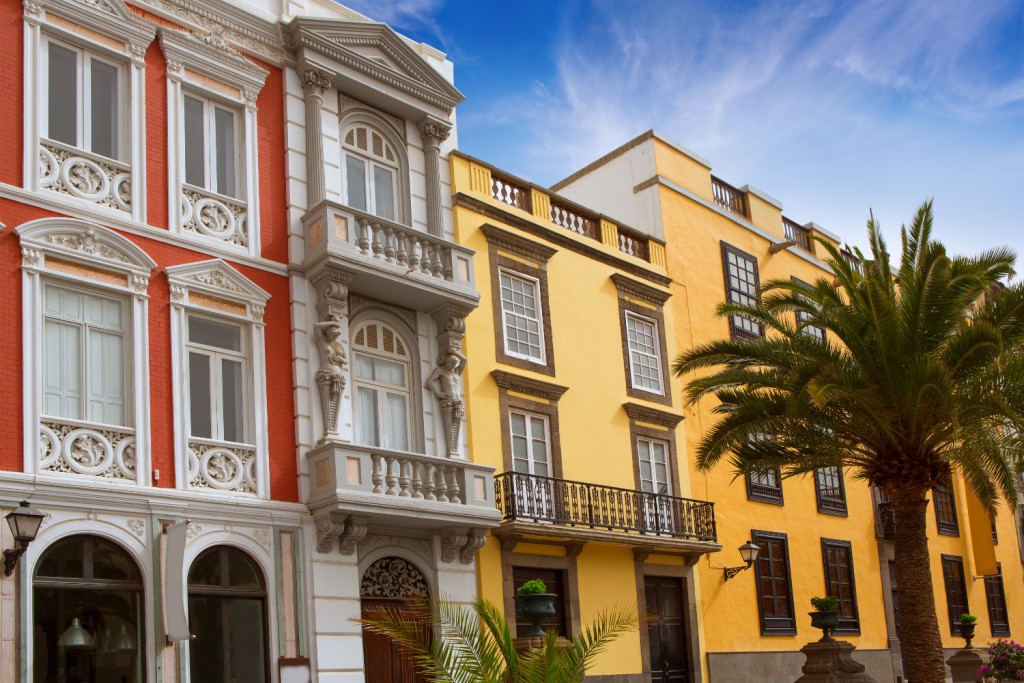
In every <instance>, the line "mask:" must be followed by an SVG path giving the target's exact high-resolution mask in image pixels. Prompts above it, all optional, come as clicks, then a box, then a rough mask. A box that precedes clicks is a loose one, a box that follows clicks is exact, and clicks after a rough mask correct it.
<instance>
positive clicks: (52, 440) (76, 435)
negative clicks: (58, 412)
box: [39, 418, 136, 482]
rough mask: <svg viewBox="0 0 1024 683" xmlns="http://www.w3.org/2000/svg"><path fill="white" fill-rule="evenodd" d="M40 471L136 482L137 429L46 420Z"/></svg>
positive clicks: (41, 434) (41, 425)
mask: <svg viewBox="0 0 1024 683" xmlns="http://www.w3.org/2000/svg"><path fill="white" fill-rule="evenodd" d="M39 470H40V471H42V472H47V471H48V472H61V473H65V474H80V475H85V476H92V477H101V478H105V479H121V480H126V481H129V482H134V481H135V480H136V472H135V470H136V457H135V431H134V430H132V429H127V428H124V429H120V428H114V427H98V426H96V427H92V426H88V425H86V424H79V423H76V422H66V421H63V420H54V419H49V418H46V419H43V420H41V421H40V423H39Z"/></svg>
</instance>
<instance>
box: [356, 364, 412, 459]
mask: <svg viewBox="0 0 1024 683" xmlns="http://www.w3.org/2000/svg"><path fill="white" fill-rule="evenodd" d="M407 370H408V366H407V365H406V364H405V363H403V362H400V361H393V360H387V359H386V358H378V357H375V356H369V355H365V354H361V353H357V354H355V381H356V415H357V420H356V425H355V427H356V441H357V442H358V443H361V444H364V445H367V446H379V447H381V448H390V449H393V450H397V451H408V450H409V390H408V386H407V385H408V382H407V380H406V375H407Z"/></svg>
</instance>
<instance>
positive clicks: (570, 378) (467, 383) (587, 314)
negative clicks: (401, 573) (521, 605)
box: [451, 155, 690, 675]
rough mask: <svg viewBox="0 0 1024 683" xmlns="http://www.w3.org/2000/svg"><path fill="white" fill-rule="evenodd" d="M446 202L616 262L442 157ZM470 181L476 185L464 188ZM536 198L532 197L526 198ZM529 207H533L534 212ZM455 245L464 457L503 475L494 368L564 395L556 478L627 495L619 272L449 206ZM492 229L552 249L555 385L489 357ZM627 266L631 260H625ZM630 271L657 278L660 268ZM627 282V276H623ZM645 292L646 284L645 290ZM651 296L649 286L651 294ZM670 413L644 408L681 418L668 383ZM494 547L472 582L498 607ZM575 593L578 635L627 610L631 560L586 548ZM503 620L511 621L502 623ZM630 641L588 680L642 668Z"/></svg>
mask: <svg viewBox="0 0 1024 683" xmlns="http://www.w3.org/2000/svg"><path fill="white" fill-rule="evenodd" d="M451 166H452V180H453V192H454V193H460V192H462V193H467V194H471V195H472V197H473V199H475V200H479V201H484V202H487V203H489V204H490V205H492V206H494V207H496V208H499V209H500V210H501V211H503V212H511V213H513V214H514V215H515V216H517V217H519V218H520V219H526V220H532V221H533V222H534V223H535V224H536V225H538V226H541V227H543V228H544V229H547V230H550V231H552V232H554V231H558V234H559V236H561V237H565V236H568V237H569V238H570V239H574V240H577V241H580V242H581V243H583V244H585V245H586V246H587V247H589V248H596V249H599V250H601V251H603V252H605V253H607V254H609V255H611V256H615V257H616V258H619V257H621V256H622V255H621V254H620V252H619V251H618V249H617V248H615V247H613V246H609V245H605V244H602V243H600V242H597V241H595V240H590V239H587V238H584V237H580V236H577V235H575V234H573V233H570V232H569V231H567V230H565V229H564V228H560V227H558V226H556V225H554V224H552V223H550V222H548V221H546V220H543V219H542V218H536V217H531V216H530V214H528V213H526V212H525V211H521V210H518V209H513V208H511V207H508V206H506V205H504V204H501V203H499V202H497V201H495V200H493V199H491V198H490V196H489V192H487V189H486V184H485V183H484V182H483V181H482V180H480V178H481V177H482V175H481V174H482V173H483V170H481V167H480V166H479V165H476V164H473V163H472V162H471V161H470V160H468V159H466V158H463V157H461V156H458V155H453V156H452V157H451ZM474 178H477V180H476V181H475V182H474ZM534 193H535V194H536V193H537V191H536V190H535V191H534ZM536 199H537V198H536V197H535V201H534V204H535V205H536V204H537V201H536ZM454 219H455V229H456V240H457V241H458V242H459V243H460V244H462V245H464V246H466V247H468V248H470V249H473V250H475V251H476V256H475V257H474V268H475V273H476V286H477V289H478V290H479V291H480V307H479V308H478V309H477V310H476V311H474V312H473V313H472V314H471V315H470V316H469V317H468V318H467V321H466V324H467V327H466V339H465V344H464V345H465V352H466V355H467V356H468V358H469V359H470V360H469V362H468V363H467V365H466V370H465V375H464V377H463V383H464V387H465V391H466V393H467V395H468V396H469V397H470V400H469V402H468V410H467V429H468V439H469V451H470V453H471V455H472V458H473V459H474V460H475V461H476V462H480V463H483V464H487V465H492V466H494V467H496V468H497V469H498V471H499V472H500V471H501V470H502V469H503V453H502V441H501V426H502V425H501V420H502V418H501V415H500V412H499V400H498V388H497V386H496V384H495V383H494V380H493V378H492V377H491V374H490V373H491V371H492V370H494V369H495V368H501V369H503V370H506V371H508V372H512V373H515V374H519V375H526V376H530V377H535V378H536V379H539V380H542V381H545V382H550V383H554V384H559V385H562V386H566V387H569V389H568V391H567V392H566V393H565V394H564V395H563V396H562V398H561V399H560V400H559V401H558V416H559V428H560V436H559V442H560V446H561V454H562V476H563V478H565V479H571V480H577V481H584V482H590V483H595V484H605V485H611V486H619V487H623V488H629V489H634V488H636V484H635V480H634V469H633V468H634V464H633V451H632V443H631V436H630V429H629V418H628V416H627V415H626V413H625V411H624V409H623V407H622V404H623V403H624V402H626V401H632V402H636V403H645V401H643V400H642V399H637V398H630V397H628V396H627V394H626V374H625V368H624V367H623V351H622V337H621V330H620V320H619V319H620V315H621V313H620V311H619V304H618V292H617V289H616V287H615V284H614V283H613V282H612V281H611V279H610V276H611V275H612V274H613V273H616V272H621V271H620V270H618V269H617V268H615V267H614V266H611V265H608V264H606V263H602V262H601V261H599V260H597V259H595V258H592V257H590V256H588V255H585V254H581V253H578V252H576V251H573V250H571V249H567V248H564V247H558V246H557V245H554V244H552V243H550V242H545V241H544V240H543V238H539V237H536V236H533V235H530V234H529V233H527V232H525V231H521V230H519V229H517V228H515V227H513V226H512V225H510V224H509V223H508V222H505V221H501V220H496V219H494V218H486V217H484V216H482V215H480V214H479V213H477V212H475V211H471V210H469V209H467V208H465V207H462V206H458V205H456V207H455V209H454ZM484 224H490V225H495V226H497V227H500V228H502V229H504V230H507V231H509V232H513V233H516V234H518V235H520V236H522V237H524V238H526V239H530V240H533V241H535V242H538V243H541V244H546V245H547V246H556V248H557V249H558V251H557V253H555V254H554V255H553V256H552V257H551V258H550V260H549V261H548V263H547V277H548V290H549V300H550V317H551V327H552V341H553V344H552V347H553V353H554V361H555V363H554V365H555V372H556V374H555V376H554V377H552V376H549V375H545V374H541V373H536V372H531V371H529V370H523V369H521V368H516V367H510V366H505V365H502V364H500V363H498V362H497V360H496V356H495V334H496V333H497V334H501V331H500V330H497V331H496V330H495V329H494V315H493V304H492V302H493V293H492V287H493V285H494V277H493V274H492V273H491V272H490V264H489V256H488V254H489V249H490V248H491V246H490V245H489V244H488V242H487V240H486V238H485V236H484V234H483V233H482V232H481V230H480V227H481V226H482V225H484ZM625 258H631V257H625ZM633 262H634V263H636V264H639V265H642V266H643V267H645V268H647V269H649V270H650V272H652V273H661V274H664V273H665V270H664V268H662V267H658V266H652V265H650V264H644V262H642V261H639V260H638V259H633ZM625 274H626V275H628V276H629V277H633V278H634V279H640V278H637V277H636V276H635V275H630V274H629V273H625ZM648 284H650V283H648ZM652 286H653V285H652ZM664 312H665V315H666V327H667V329H665V330H663V331H662V333H663V334H665V335H666V345H667V348H669V349H673V348H676V346H677V342H676V338H675V337H676V327H675V325H674V324H673V323H672V322H671V314H672V309H671V307H669V306H666V307H665V311H664ZM670 392H671V395H673V396H675V397H676V400H675V405H674V406H665V405H661V404H656V403H650V404H649V405H651V406H652V407H656V408H658V409H660V410H673V411H676V412H679V411H680V410H681V407H680V406H681V402H680V401H679V398H678V397H679V396H680V392H681V389H680V385H679V383H678V381H677V380H674V379H673V380H672V381H671V387H670ZM676 448H677V453H678V454H679V455H680V458H683V457H684V456H683V454H685V452H686V442H685V435H684V432H683V430H682V428H679V429H677V430H676ZM681 470H682V471H678V472H674V473H673V476H674V477H675V478H676V481H677V482H678V485H679V490H680V491H681V492H682V495H684V496H688V495H689V493H690V485H689V471H688V468H686V467H685V466H684V467H682V468H681ZM523 551H530V552H532V551H537V553H538V554H550V553H556V554H558V553H562V552H563V551H562V550H561V549H559V548H557V547H554V548H553V547H552V546H541V545H533V546H530V545H524V544H520V545H519V546H518V547H517V552H523ZM500 562H501V552H500V546H499V543H498V542H497V541H496V540H495V539H494V538H491V537H489V538H488V540H487V543H486V545H485V547H484V548H483V549H482V550H481V551H480V554H479V556H478V566H479V571H478V576H479V578H478V582H479V589H480V593H481V595H483V597H485V598H487V599H488V600H490V601H492V602H494V603H495V604H497V605H499V606H500V605H502V603H503V600H504V596H503V595H502V581H501V576H502V569H501V566H500ZM576 563H577V572H578V588H579V595H580V604H579V610H580V617H581V623H582V624H583V625H586V624H587V623H589V622H590V621H591V620H592V619H593V618H594V617H595V616H596V615H597V614H598V613H599V612H600V611H601V610H604V609H607V608H610V607H612V606H615V605H619V604H627V605H630V606H632V607H634V608H635V606H636V600H637V585H636V583H637V582H636V575H635V569H634V566H635V565H634V558H633V554H632V551H631V550H630V548H628V547H625V546H617V545H609V544H605V543H597V542H588V543H587V544H586V545H585V546H584V547H583V550H582V552H581V553H580V555H579V556H578V557H577V560H576ZM507 616H509V617H511V615H507ZM639 638H640V637H639V632H638V631H635V632H633V633H631V634H628V635H626V636H625V637H623V638H620V639H619V640H618V641H616V642H615V643H614V644H613V645H612V646H611V647H610V648H609V649H608V650H607V651H606V652H605V653H604V654H603V655H602V656H601V657H599V658H598V660H597V663H596V666H595V667H594V669H592V670H591V671H589V672H588V673H590V674H595V675H601V674H626V673H637V672H639V671H640V670H641V668H642V662H641V655H640V640H639Z"/></svg>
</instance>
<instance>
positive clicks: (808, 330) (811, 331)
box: [791, 277, 825, 339]
mask: <svg viewBox="0 0 1024 683" xmlns="http://www.w3.org/2000/svg"><path fill="white" fill-rule="evenodd" d="M791 279H792V280H793V282H795V283H796V284H798V285H803V286H804V287H810V284H808V283H806V282H804V281H803V280H801V279H800V278H796V277H794V278H791ZM809 319H810V316H809V315H808V314H807V313H804V312H803V311H797V312H796V324H797V325H803V328H802V332H803V333H804V334H806V335H807V336H808V337H815V338H817V339H824V338H825V330H824V328H821V327H817V326H815V325H804V323H806V322H807V320H809Z"/></svg>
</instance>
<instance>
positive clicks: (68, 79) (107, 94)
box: [44, 39, 124, 159]
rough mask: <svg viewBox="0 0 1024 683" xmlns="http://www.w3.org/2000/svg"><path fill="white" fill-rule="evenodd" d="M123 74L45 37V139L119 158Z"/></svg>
mask: <svg viewBox="0 0 1024 683" xmlns="http://www.w3.org/2000/svg"><path fill="white" fill-rule="evenodd" d="M123 73H124V70H123V67H122V66H121V65H119V64H117V63H115V62H110V61H107V60H105V59H102V58H100V57H98V56H96V55H93V54H91V53H89V52H87V51H85V50H81V49H79V48H76V47H72V46H70V45H65V44H62V43H58V42H56V41H54V40H52V39H48V40H47V41H46V77H47V85H46V125H45V127H44V128H45V132H44V135H45V137H47V138H49V139H50V140H54V141H56V142H62V143H64V144H66V145H70V146H72V147H77V148H79V149H83V150H86V151H89V152H93V153H95V154H99V155H101V156H105V157H107V158H109V159H117V158H119V154H120V144H119V143H120V138H121V129H120V122H119V115H120V111H121V90H122V81H123V79H124V77H123Z"/></svg>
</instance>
